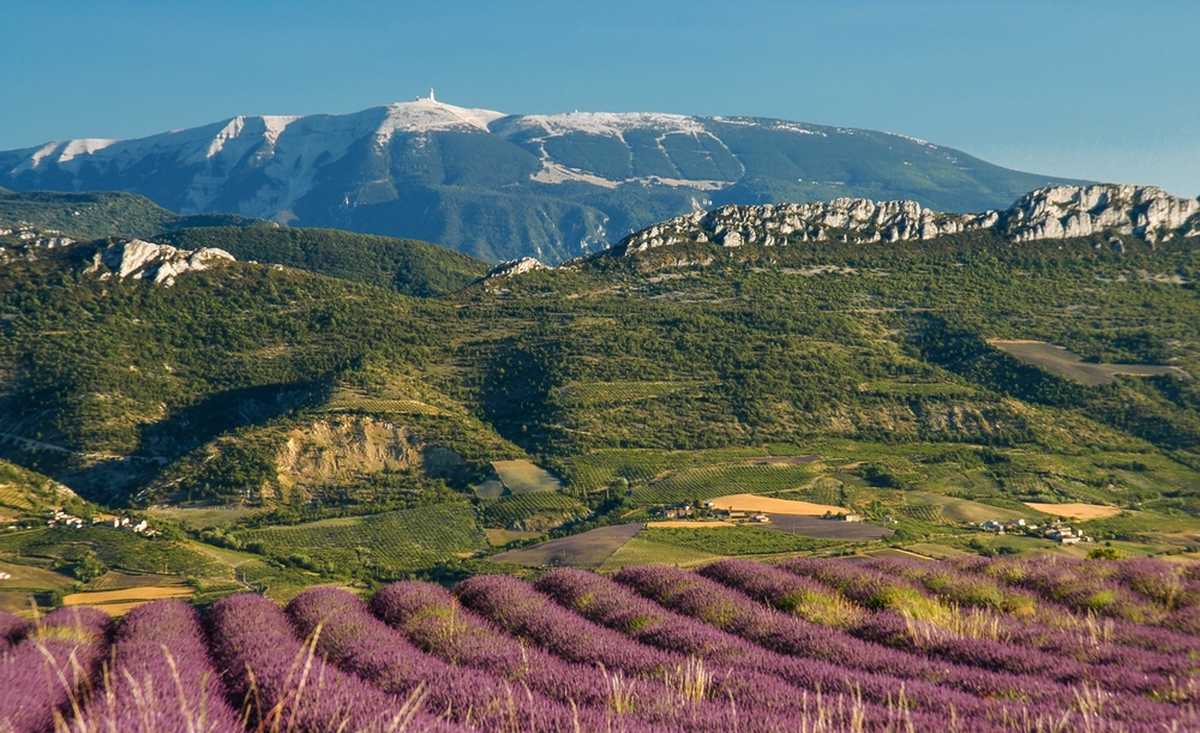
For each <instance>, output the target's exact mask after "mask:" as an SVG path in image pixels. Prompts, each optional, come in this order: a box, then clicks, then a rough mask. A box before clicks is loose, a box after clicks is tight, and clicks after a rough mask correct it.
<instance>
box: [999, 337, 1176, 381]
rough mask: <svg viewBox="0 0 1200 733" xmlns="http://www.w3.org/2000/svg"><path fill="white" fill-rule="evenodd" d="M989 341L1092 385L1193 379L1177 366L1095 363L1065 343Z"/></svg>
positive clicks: (1000, 347) (1004, 349) (1012, 353)
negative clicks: (1145, 379) (1161, 377)
mask: <svg viewBox="0 0 1200 733" xmlns="http://www.w3.org/2000/svg"><path fill="white" fill-rule="evenodd" d="M988 343H989V344H991V345H992V346H995V347H996V348H997V349H1000V350H1001V351H1003V352H1005V353H1006V354H1008V355H1010V356H1013V357H1016V358H1017V359H1020V360H1021V361H1023V362H1025V363H1027V364H1032V365H1034V366H1036V367H1040V368H1042V369H1045V370H1046V371H1048V372H1050V373H1051V374H1057V375H1058V376H1060V377H1064V378H1066V379H1071V380H1074V381H1076V382H1079V383H1080V384H1086V385H1090V386H1095V385H1100V384H1110V383H1111V382H1112V381H1113V380H1115V379H1116V378H1117V377H1118V376H1127V377H1154V376H1159V375H1163V374H1165V375H1168V376H1172V377H1178V378H1180V379H1190V375H1189V374H1188V373H1187V372H1185V371H1184V370H1182V369H1180V368H1179V367H1176V366H1154V365H1150V364H1092V363H1089V362H1085V361H1083V360H1082V359H1080V358H1079V356H1078V355H1077V354H1073V353H1071V352H1070V351H1068V350H1067V349H1064V348H1063V347H1061V346H1055V345H1054V344H1048V343H1045V342H1043V341H1027V340H1022V339H1010V340H1006V339H991V340H989V341H988Z"/></svg>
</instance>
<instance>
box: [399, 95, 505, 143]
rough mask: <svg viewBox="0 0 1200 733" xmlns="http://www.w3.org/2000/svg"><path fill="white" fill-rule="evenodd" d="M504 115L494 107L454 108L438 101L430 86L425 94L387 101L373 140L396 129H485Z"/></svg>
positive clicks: (484, 130)
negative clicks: (398, 100) (425, 95)
mask: <svg viewBox="0 0 1200 733" xmlns="http://www.w3.org/2000/svg"><path fill="white" fill-rule="evenodd" d="M504 116H505V115H504V113H503V112H496V111H495V110H490V109H471V108H469V107H457V106H455V105H453V104H446V103H445V102H439V101H438V100H437V98H436V97H435V96H434V91H433V90H432V89H430V90H429V96H428V97H417V98H416V99H414V100H412V101H411V102H394V103H392V104H389V105H388V106H387V116H386V117H385V118H384V120H383V122H382V123H381V124H380V125H379V129H378V131H377V133H376V139H377V140H379V141H381V142H386V141H387V140H389V139H391V137H392V135H393V134H394V133H396V132H397V131H403V132H416V133H422V132H432V131H438V130H464V129H465V130H479V131H482V132H488V125H489V124H491V123H492V122H494V121H495V120H498V119H500V118H501V117H504Z"/></svg>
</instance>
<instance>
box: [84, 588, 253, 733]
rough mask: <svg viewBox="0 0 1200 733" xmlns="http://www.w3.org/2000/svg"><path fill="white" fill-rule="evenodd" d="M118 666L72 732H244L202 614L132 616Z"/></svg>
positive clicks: (160, 605) (176, 611)
mask: <svg viewBox="0 0 1200 733" xmlns="http://www.w3.org/2000/svg"><path fill="white" fill-rule="evenodd" d="M111 659H112V665H111V667H109V668H108V669H107V670H106V671H105V674H104V675H103V677H104V689H103V691H102V692H101V693H100V694H98V695H96V696H94V697H93V698H92V700H91V701H90V703H89V704H88V706H87V708H86V709H85V710H84V713H83V715H82V716H81V717H80V718H77V719H75V720H73V721H72V722H71V724H70V726H69V730H70V731H72V733H158V732H159V731H188V733H234V732H235V731H241V730H244V728H243V726H242V724H241V721H240V720H239V718H238V714H237V713H236V712H235V711H234V709H233V708H232V707H230V705H229V703H228V701H226V699H225V689H224V687H223V686H222V684H221V678H220V676H219V675H218V674H217V672H216V669H215V668H214V667H213V665H212V661H211V660H210V659H209V656H208V647H207V646H206V639H205V636H204V629H203V627H201V625H200V617H199V614H197V613H196V610H195V609H193V608H192V607H191V606H189V605H188V604H186V603H184V602H182V601H178V600H166V601H156V602H154V603H149V604H147V605H144V606H140V607H139V608H136V609H134V610H133V611H130V613H129V615H128V616H126V617H125V619H124V620H123V621H122V622H121V625H120V626H119V627H118V629H117V633H116V638H115V639H114V641H113V645H112V655H111Z"/></svg>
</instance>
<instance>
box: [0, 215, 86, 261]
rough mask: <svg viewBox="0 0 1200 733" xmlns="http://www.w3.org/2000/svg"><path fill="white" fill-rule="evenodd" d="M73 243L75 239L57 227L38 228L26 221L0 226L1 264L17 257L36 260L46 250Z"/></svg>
mask: <svg viewBox="0 0 1200 733" xmlns="http://www.w3.org/2000/svg"><path fill="white" fill-rule="evenodd" d="M73 244H75V240H74V239H71V238H70V237H68V236H66V235H64V234H63V233H62V232H60V231H58V230H57V229H38V228H36V227H34V226H33V225H32V224H27V223H25V222H19V223H17V224H15V225H12V226H0V264H2V263H4V262H7V261H9V260H12V259H17V258H21V259H26V260H35V259H38V255H39V254H40V253H42V252H44V251H45V250H52V249H61V248H63V247H69V246H71V245H73Z"/></svg>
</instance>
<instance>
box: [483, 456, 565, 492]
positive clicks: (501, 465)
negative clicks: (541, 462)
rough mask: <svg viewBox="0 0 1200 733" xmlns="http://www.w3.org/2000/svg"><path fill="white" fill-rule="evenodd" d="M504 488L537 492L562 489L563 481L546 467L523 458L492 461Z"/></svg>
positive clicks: (510, 490) (512, 490) (513, 490)
mask: <svg viewBox="0 0 1200 733" xmlns="http://www.w3.org/2000/svg"><path fill="white" fill-rule="evenodd" d="M492 468H493V469H494V470H495V471H496V475H498V476H499V477H500V482H501V483H503V484H504V488H506V489H508V491H509V492H511V493H513V494H536V493H541V492H555V491H560V490H562V482H561V481H559V480H558V479H556V478H554V476H553V475H552V474H551V473H550V472H549V471H547V470H546V469H544V468H542V467H541V466H538V465H537V464H535V463H533V462H531V461H526V460H522V459H517V460H509V461H492Z"/></svg>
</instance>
